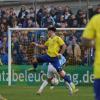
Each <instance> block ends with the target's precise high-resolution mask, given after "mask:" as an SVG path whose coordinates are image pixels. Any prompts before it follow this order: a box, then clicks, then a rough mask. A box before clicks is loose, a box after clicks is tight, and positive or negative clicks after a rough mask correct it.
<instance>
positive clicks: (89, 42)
mask: <svg viewBox="0 0 100 100" xmlns="http://www.w3.org/2000/svg"><path fill="white" fill-rule="evenodd" d="M94 44H95V42H94V40H93V39H87V38H82V45H83V46H85V47H87V48H89V47H94Z"/></svg>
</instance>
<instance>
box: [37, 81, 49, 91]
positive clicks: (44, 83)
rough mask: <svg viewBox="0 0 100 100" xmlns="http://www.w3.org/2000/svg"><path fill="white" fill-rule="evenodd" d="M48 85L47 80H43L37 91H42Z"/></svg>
mask: <svg viewBox="0 0 100 100" xmlns="http://www.w3.org/2000/svg"><path fill="white" fill-rule="evenodd" d="M47 85H48V81H47V80H45V81H44V82H43V83H42V85H41V86H40V88H39V90H38V92H42V91H43V90H44V88H45V87H46V86H47Z"/></svg>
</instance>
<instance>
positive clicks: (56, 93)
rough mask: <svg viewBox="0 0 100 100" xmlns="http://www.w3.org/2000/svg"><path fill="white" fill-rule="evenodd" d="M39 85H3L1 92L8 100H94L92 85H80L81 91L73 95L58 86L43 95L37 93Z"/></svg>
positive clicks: (0, 88)
mask: <svg viewBox="0 0 100 100" xmlns="http://www.w3.org/2000/svg"><path fill="white" fill-rule="evenodd" d="M38 88H39V86H11V87H8V86H1V87H0V93H1V94H2V95H3V96H5V97H6V98H7V99H8V100H94V96H93V88H92V86H79V87H78V88H79V92H78V93H77V94H74V95H73V96H69V95H68V90H67V89H65V88H64V87H63V86H57V87H55V88H54V89H53V90H50V88H49V87H47V88H46V89H45V91H44V92H43V94H42V95H40V96H39V95H36V92H37V89H38Z"/></svg>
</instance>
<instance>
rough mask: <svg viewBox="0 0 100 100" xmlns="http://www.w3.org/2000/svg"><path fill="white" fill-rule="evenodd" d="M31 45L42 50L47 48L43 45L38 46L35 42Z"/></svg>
mask: <svg viewBox="0 0 100 100" xmlns="http://www.w3.org/2000/svg"><path fill="white" fill-rule="evenodd" d="M33 45H35V46H36V47H39V48H42V49H46V48H47V46H45V45H44V44H38V43H35V42H33Z"/></svg>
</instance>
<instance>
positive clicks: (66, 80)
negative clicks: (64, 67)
mask: <svg viewBox="0 0 100 100" xmlns="http://www.w3.org/2000/svg"><path fill="white" fill-rule="evenodd" d="M64 81H65V82H68V83H69V84H70V83H71V82H72V81H71V80H70V78H69V76H67V75H65V76H64Z"/></svg>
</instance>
